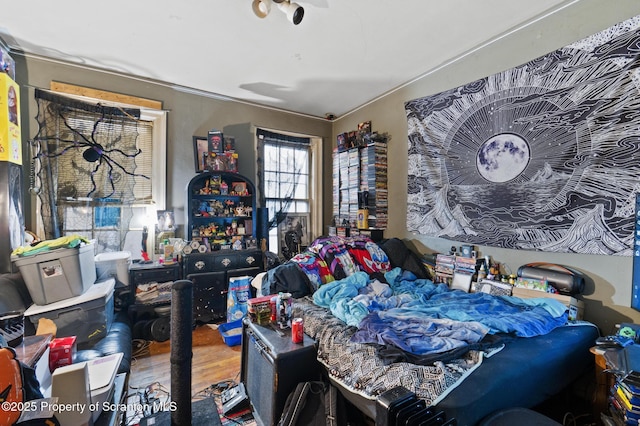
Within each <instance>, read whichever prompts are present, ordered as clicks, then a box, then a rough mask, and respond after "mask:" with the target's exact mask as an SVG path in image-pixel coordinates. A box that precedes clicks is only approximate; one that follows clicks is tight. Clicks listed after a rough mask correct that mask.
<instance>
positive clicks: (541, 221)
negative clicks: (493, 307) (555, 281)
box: [405, 16, 640, 256]
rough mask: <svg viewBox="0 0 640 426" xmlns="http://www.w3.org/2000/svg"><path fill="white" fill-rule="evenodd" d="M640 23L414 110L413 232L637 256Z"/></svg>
mask: <svg viewBox="0 0 640 426" xmlns="http://www.w3.org/2000/svg"><path fill="white" fill-rule="evenodd" d="M639 46H640V16H638V17H634V18H631V19H629V20H627V21H624V22H622V23H619V24H617V25H614V26H613V27H610V28H608V29H607V30H605V31H602V32H600V33H597V34H595V35H593V36H591V37H588V38H586V39H583V40H581V41H578V42H576V43H573V44H571V45H569V46H566V47H563V48H560V49H558V50H556V51H554V52H551V53H549V54H547V55H544V56H542V57H539V58H537V59H534V60H532V61H530V62H528V63H526V64H523V65H521V66H518V67H515V68H512V69H508V70H505V71H503V72H500V73H497V74H494V75H491V76H488V77H486V78H482V79H480V80H477V81H474V82H471V83H469V84H466V85H464V86H461V87H457V88H454V89H451V90H447V91H445V92H442V93H438V94H435V95H432V96H427V97H424V98H420V99H415V100H411V101H408V102H406V104H405V109H406V114H407V121H408V195H407V229H408V230H409V231H410V232H414V233H416V234H420V235H425V236H433V237H441V238H446V239H451V240H455V241H461V242H466V243H470V244H479V245H486V246H494V247H503V248H509V249H519V250H537V251H546V252H564V253H582V254H599V255H602V254H606V255H623V256H631V255H632V253H633V246H634V219H635V217H634V216H635V200H636V194H637V193H638V192H640V48H639Z"/></svg>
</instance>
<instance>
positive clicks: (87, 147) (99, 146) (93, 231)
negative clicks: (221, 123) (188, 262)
mask: <svg viewBox="0 0 640 426" xmlns="http://www.w3.org/2000/svg"><path fill="white" fill-rule="evenodd" d="M36 99H37V101H38V123H39V126H40V127H39V130H38V135H37V136H36V138H35V139H34V142H33V143H32V148H33V150H34V153H33V155H32V156H33V157H35V158H36V161H35V163H34V166H35V167H34V168H35V169H36V170H33V171H32V173H34V180H37V181H38V185H37V187H38V188H39V193H38V195H39V197H38V202H39V205H40V208H39V211H41V212H42V215H41V217H40V224H41V228H40V227H39V232H38V234H39V235H43V234H44V235H45V238H47V239H50V238H57V237H58V236H64V235H71V234H80V235H83V236H86V237H87V238H90V239H94V240H96V243H97V244H96V253H100V252H106V251H120V250H128V251H130V252H131V253H132V257H133V258H139V257H140V255H141V247H142V236H143V228H144V227H145V226H147V227H148V228H151V229H152V228H153V224H154V219H153V218H154V216H155V210H156V209H164V204H165V196H164V194H165V182H164V173H154V171H155V170H164V168H165V163H166V161H165V140H166V136H165V133H166V132H165V129H166V125H165V123H166V116H165V115H166V113H165V112H164V111H161V110H152V109H139V108H131V106H130V105H121V104H109V105H107V104H106V103H105V102H104V101H101V102H100V103H97V104H96V103H95V102H96V101H95V100H86V99H81V98H78V97H66V96H60V95H57V94H53V93H50V92H44V91H40V90H37V91H36ZM40 231H41V232H40ZM148 234H149V236H150V237H151V241H147V246H148V247H154V245H153V244H154V241H153V232H149V233H148Z"/></svg>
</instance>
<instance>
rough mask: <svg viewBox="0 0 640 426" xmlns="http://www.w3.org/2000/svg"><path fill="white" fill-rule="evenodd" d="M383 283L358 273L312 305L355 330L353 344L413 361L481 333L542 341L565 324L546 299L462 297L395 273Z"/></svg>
mask: <svg viewBox="0 0 640 426" xmlns="http://www.w3.org/2000/svg"><path fill="white" fill-rule="evenodd" d="M385 280H386V281H387V283H388V284H385V283H381V282H379V281H375V280H374V281H371V280H370V278H369V275H367V274H366V273H364V272H358V273H356V274H353V275H351V276H349V277H347V278H344V279H342V280H338V281H334V282H332V283H329V284H326V285H323V286H321V287H320V288H319V289H318V290H317V291H316V292H315V293H314V295H313V300H314V303H315V304H317V305H319V306H322V307H325V308H329V309H330V310H331V312H332V314H333V315H334V316H336V317H338V318H340V319H341V320H342V321H344V322H345V323H347V324H349V325H353V326H356V327H358V331H357V332H356V333H355V334H354V336H353V337H352V340H353V341H356V342H360V343H377V344H382V345H394V346H396V347H398V348H400V349H402V350H404V351H407V352H410V353H414V354H417V355H422V354H425V353H432V352H436V353H437V352H444V351H447V350H451V349H454V348H457V347H461V346H463V345H468V344H471V343H477V342H479V341H480V340H482V338H483V337H484V336H485V335H486V334H487V333H491V334H495V333H510V334H514V335H516V336H520V337H532V336H538V335H543V334H546V333H548V332H550V331H551V330H553V329H554V328H556V327H558V326H561V325H564V324H565V323H566V322H567V313H566V307H565V306H564V305H563V304H562V303H561V302H559V301H557V300H554V299H550V298H536V299H520V298H517V297H511V296H493V295H490V294H486V293H466V292H463V291H460V290H451V289H450V288H449V287H448V286H447V285H445V284H434V283H433V282H432V281H430V280H426V279H417V278H416V277H415V275H413V274H412V273H410V272H407V271H402V270H400V269H399V268H395V269H393V270H392V271H390V272H387V273H386V274H385Z"/></svg>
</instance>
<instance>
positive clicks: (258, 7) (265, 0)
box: [251, 0, 304, 25]
mask: <svg viewBox="0 0 640 426" xmlns="http://www.w3.org/2000/svg"><path fill="white" fill-rule="evenodd" d="M272 1H273V3H276V4H277V5H278V9H280V10H281V11H282V12H283V13H284V14H285V15H287V19H288V20H289V21H291V22H292V23H293V24H294V25H298V24H299V23H300V22H302V18H303V17H304V8H303V7H302V6H300V5H299V4H298V3H291V1H290V0H253V3H252V4H251V7H252V8H253V13H255V15H256V16H257V17H258V18H265V17H266V16H267V15H268V14H269V12H270V11H271V2H272Z"/></svg>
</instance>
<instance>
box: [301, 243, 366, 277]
mask: <svg viewBox="0 0 640 426" xmlns="http://www.w3.org/2000/svg"><path fill="white" fill-rule="evenodd" d="M307 250H309V251H311V252H313V253H316V254H317V255H318V257H319V258H320V259H322V260H324V262H325V263H326V264H327V266H328V267H329V271H331V275H333V277H334V278H335V279H336V280H341V279H343V278H346V277H348V276H350V275H353V274H354V273H356V272H358V267H357V266H356V264H355V263H354V262H353V259H352V258H351V255H350V254H349V251H348V250H347V247H346V245H345V244H344V239H343V238H340V237H322V238H318V239H316V240H315V241H314V242H313V243H311V245H310V246H309V247H308V249H307Z"/></svg>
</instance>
